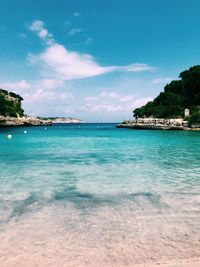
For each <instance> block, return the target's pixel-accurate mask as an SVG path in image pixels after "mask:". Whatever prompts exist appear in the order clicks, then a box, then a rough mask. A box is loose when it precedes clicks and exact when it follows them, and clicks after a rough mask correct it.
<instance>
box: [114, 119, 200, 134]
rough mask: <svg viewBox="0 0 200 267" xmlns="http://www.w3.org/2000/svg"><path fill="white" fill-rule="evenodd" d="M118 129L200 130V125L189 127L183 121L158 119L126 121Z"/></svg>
mask: <svg viewBox="0 0 200 267" xmlns="http://www.w3.org/2000/svg"><path fill="white" fill-rule="evenodd" d="M117 128H129V129H141V130H142V129H143V130H145V129H146V130H198V131H199V130H200V125H198V124H192V125H191V126H189V124H188V122H187V121H184V120H183V119H158V118H138V119H133V120H125V121H123V122H122V123H120V124H117Z"/></svg>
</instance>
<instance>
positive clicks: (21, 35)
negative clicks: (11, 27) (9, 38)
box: [16, 32, 28, 39]
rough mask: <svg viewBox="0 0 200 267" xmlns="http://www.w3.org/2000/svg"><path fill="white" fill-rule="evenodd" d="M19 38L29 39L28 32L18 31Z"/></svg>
mask: <svg viewBox="0 0 200 267" xmlns="http://www.w3.org/2000/svg"><path fill="white" fill-rule="evenodd" d="M16 36H17V38H19V39H27V37H28V36H27V34H26V33H24V32H20V33H17V35H16Z"/></svg>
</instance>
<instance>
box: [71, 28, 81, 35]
mask: <svg viewBox="0 0 200 267" xmlns="http://www.w3.org/2000/svg"><path fill="white" fill-rule="evenodd" d="M82 31H83V30H82V29H80V28H76V29H71V30H70V31H69V32H68V34H69V35H75V34H77V33H80V32H82Z"/></svg>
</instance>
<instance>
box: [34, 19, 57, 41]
mask: <svg viewBox="0 0 200 267" xmlns="http://www.w3.org/2000/svg"><path fill="white" fill-rule="evenodd" d="M29 29H30V30H31V31H33V32H35V33H36V34H37V35H38V36H39V37H40V38H41V39H42V40H44V41H45V42H46V43H47V44H48V45H51V44H53V42H54V38H53V35H52V34H51V33H49V31H48V30H47V29H46V28H45V24H44V22H43V21H41V20H36V21H34V22H33V23H32V24H31V26H30V27H29Z"/></svg>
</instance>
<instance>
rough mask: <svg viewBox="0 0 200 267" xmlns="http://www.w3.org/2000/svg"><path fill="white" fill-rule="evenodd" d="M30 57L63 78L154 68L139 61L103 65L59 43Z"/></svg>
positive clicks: (29, 57) (79, 77) (43, 68)
mask: <svg viewBox="0 0 200 267" xmlns="http://www.w3.org/2000/svg"><path fill="white" fill-rule="evenodd" d="M28 59H29V61H31V62H32V63H36V64H37V66H40V67H41V69H42V71H44V70H45V71H46V73H47V72H48V75H49V76H52V75H54V76H55V77H57V78H58V77H59V78H60V79H62V80H76V79H81V78H87V77H93V76H98V75H102V74H105V73H109V72H114V71H128V72H130V71H132V72H140V71H148V70H151V69H152V67H150V66H148V65H147V64H139V63H136V64H131V65H128V66H108V67H103V66H101V65H99V64H98V63H97V62H96V61H95V59H94V58H93V57H92V56H91V55H89V54H81V53H79V52H75V51H74V52H73V51H69V50H67V49H66V48H65V47H64V46H63V45H60V44H57V43H54V44H52V45H51V46H50V47H47V48H46V49H45V51H44V52H42V53H41V54H38V55H33V54H29V55H28Z"/></svg>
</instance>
